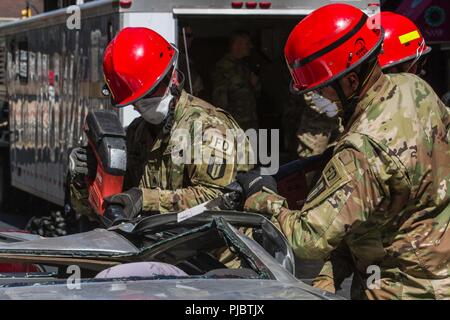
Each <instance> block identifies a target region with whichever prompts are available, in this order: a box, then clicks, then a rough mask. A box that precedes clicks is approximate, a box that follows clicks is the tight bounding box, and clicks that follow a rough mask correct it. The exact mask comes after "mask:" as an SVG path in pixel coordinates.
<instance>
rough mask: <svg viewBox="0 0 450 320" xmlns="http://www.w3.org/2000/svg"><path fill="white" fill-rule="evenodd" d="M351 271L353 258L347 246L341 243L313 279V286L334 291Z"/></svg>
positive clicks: (338, 288) (339, 287)
mask: <svg viewBox="0 0 450 320" xmlns="http://www.w3.org/2000/svg"><path fill="white" fill-rule="evenodd" d="M352 273H353V260H352V257H351V254H350V251H349V248H348V246H347V245H346V244H345V243H341V245H339V247H337V248H336V249H335V250H333V251H332V252H331V254H330V255H329V256H328V258H327V259H326V260H325V263H324V265H323V267H322V269H321V270H320V272H319V274H318V275H317V276H316V278H315V279H314V280H313V283H312V285H313V287H315V288H319V289H322V290H326V291H329V292H331V293H336V291H338V290H340V289H341V285H342V282H344V280H345V279H346V278H348V277H350V276H351V275H352Z"/></svg>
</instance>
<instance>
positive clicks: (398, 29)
mask: <svg viewBox="0 0 450 320" xmlns="http://www.w3.org/2000/svg"><path fill="white" fill-rule="evenodd" d="M378 15H379V21H380V23H381V27H382V28H383V29H384V41H383V50H382V51H381V53H380V54H379V56H378V62H379V64H380V66H381V67H382V68H383V69H384V68H389V67H392V66H394V65H396V64H399V63H403V62H406V61H409V60H413V59H419V58H420V57H421V56H422V55H424V54H427V53H428V52H430V51H431V48H430V47H428V46H427V45H426V44H425V39H424V38H423V37H422V34H421V33H420V30H419V28H417V26H416V25H415V24H414V22H412V21H411V20H409V19H408V18H407V17H405V16H402V15H400V14H397V13H393V12H388V11H386V12H381V13H379V14H378Z"/></svg>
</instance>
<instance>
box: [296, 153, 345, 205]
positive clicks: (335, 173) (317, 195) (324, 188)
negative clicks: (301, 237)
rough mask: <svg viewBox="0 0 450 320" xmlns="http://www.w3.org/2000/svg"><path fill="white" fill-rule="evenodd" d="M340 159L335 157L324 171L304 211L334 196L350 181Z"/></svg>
mask: <svg viewBox="0 0 450 320" xmlns="http://www.w3.org/2000/svg"><path fill="white" fill-rule="evenodd" d="M341 161H342V160H341V159H340V157H336V156H334V157H333V158H332V159H331V160H330V162H328V164H327V165H326V166H325V169H324V170H323V171H322V175H321V176H320V179H319V181H317V183H316V185H315V186H314V188H313V189H312V191H311V192H310V193H309V194H308V197H307V198H306V203H305V206H304V207H303V209H304V210H307V209H310V208H313V207H315V206H317V205H318V204H320V203H321V202H322V201H324V200H325V199H326V198H328V197H329V196H330V195H332V194H333V193H334V192H336V190H338V189H339V188H341V187H342V186H343V185H345V184H346V183H348V182H349V181H350V179H351V178H350V175H349V174H348V172H347V170H346V169H345V166H344V164H343V163H342V162H341Z"/></svg>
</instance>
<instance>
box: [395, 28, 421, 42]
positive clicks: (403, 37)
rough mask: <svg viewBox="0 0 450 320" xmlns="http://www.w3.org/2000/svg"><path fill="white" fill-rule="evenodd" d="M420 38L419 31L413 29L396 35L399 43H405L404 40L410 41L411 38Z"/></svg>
mask: <svg viewBox="0 0 450 320" xmlns="http://www.w3.org/2000/svg"><path fill="white" fill-rule="evenodd" d="M419 38H420V34H419V31H417V30H414V31H411V32H408V33H405V34H403V35H401V36H399V37H398V40H400V43H401V44H405V43H406V42H410V41H412V40H416V39H419Z"/></svg>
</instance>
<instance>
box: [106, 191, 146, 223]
mask: <svg viewBox="0 0 450 320" xmlns="http://www.w3.org/2000/svg"><path fill="white" fill-rule="evenodd" d="M104 200H105V202H106V205H107V206H109V205H119V206H121V207H122V208H123V211H124V213H125V216H126V217H127V218H128V219H133V218H136V217H137V216H138V215H139V214H140V213H141V211H142V201H143V199H142V190H141V189H139V188H131V189H130V190H128V191H125V192H122V193H118V194H115V195H112V196H109V197H106V198H105V199H104Z"/></svg>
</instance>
